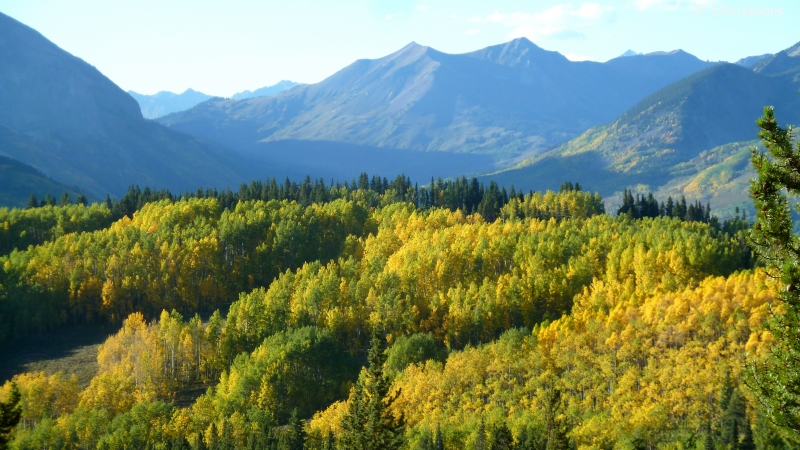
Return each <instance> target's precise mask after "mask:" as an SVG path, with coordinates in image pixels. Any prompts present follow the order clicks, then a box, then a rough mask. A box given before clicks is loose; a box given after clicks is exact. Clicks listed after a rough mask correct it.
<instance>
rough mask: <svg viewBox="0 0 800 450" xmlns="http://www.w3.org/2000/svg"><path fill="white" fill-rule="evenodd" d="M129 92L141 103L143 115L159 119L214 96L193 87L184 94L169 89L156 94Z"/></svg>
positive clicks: (146, 117) (147, 117)
mask: <svg viewBox="0 0 800 450" xmlns="http://www.w3.org/2000/svg"><path fill="white" fill-rule="evenodd" d="M128 94H130V96H131V97H133V98H134V99H135V100H136V102H137V103H139V107H140V108H141V109H142V115H143V116H144V118H145V119H157V118H159V117H161V116H166V115H167V114H172V113H174V112H178V111H185V110H187V109H189V108H191V107H193V106H195V105H197V104H198V103H202V102H204V101H206V100H208V99H210V98H212V96H210V95H206V94H203V93H202V92H197V91H195V90H193V89H187V90H186V91H184V92H183V93H182V94H175V93H173V92H168V91H161V92H159V93H157V94H154V95H144V94H139V93H136V92H133V91H128Z"/></svg>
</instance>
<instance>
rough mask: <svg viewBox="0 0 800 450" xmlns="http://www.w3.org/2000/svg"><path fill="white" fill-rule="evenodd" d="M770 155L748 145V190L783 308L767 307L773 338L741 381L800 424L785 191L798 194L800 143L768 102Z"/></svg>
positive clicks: (798, 268) (796, 303) (792, 251)
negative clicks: (763, 356) (779, 285)
mask: <svg viewBox="0 0 800 450" xmlns="http://www.w3.org/2000/svg"><path fill="white" fill-rule="evenodd" d="M756 123H757V125H758V127H759V128H760V129H761V131H760V132H759V133H758V135H759V137H760V138H761V140H762V142H763V144H764V146H765V147H766V148H767V152H768V154H769V155H767V154H765V153H764V152H759V151H758V150H757V149H755V148H754V149H753V150H752V156H751V161H752V163H753V166H754V168H755V170H756V173H757V176H758V177H757V178H756V179H754V180H752V182H751V186H750V195H751V197H752V198H753V200H754V203H755V208H756V223H755V225H754V226H753V228H752V230H751V234H750V241H751V243H752V245H753V246H754V247H755V249H756V251H757V252H758V254H759V255H760V256H761V259H762V260H763V261H764V262H766V264H767V266H768V267H769V268H770V269H771V271H772V273H773V274H774V275H775V276H776V277H778V278H780V280H781V283H782V285H783V289H781V292H780V298H781V300H782V303H783V305H782V306H783V308H784V310H783V313H782V314H779V313H778V310H777V309H775V308H771V312H772V314H771V318H770V319H769V320H768V322H767V329H768V330H769V331H770V332H771V333H772V335H773V338H774V339H775V342H774V343H773V344H771V345H770V346H769V349H770V355H769V357H768V358H767V359H766V360H760V361H758V362H756V361H754V360H750V361H748V363H747V371H746V378H745V383H746V385H747V387H748V388H749V389H750V390H751V391H752V392H753V393H754V394H755V395H756V397H758V399H759V400H760V402H761V404H762V406H763V407H764V409H765V412H766V414H767V415H768V417H769V418H770V419H771V420H772V421H774V422H775V423H777V424H778V425H781V426H784V427H788V428H791V429H794V430H800V334H798V333H797V329H798V327H800V238H798V236H797V235H796V234H795V233H794V232H793V228H794V223H793V221H792V216H791V213H792V211H791V210H792V208H791V207H790V205H789V203H788V199H787V194H788V195H792V196H797V195H800V144H795V142H794V132H793V129H792V127H788V128H781V127H780V126H779V125H778V122H777V120H776V119H775V112H774V110H773V108H772V107H766V108H764V115H763V116H762V117H761V118H760V119H758V121H757V122H756Z"/></svg>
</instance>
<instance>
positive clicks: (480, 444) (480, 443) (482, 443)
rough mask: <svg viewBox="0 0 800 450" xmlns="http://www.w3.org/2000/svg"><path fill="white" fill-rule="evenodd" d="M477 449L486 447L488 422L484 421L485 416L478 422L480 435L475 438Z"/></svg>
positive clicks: (480, 449) (481, 449)
mask: <svg viewBox="0 0 800 450" xmlns="http://www.w3.org/2000/svg"><path fill="white" fill-rule="evenodd" d="M475 450H487V449H486V424H485V423H484V422H483V417H481V421H480V423H479V424H478V437H477V438H476V439H475Z"/></svg>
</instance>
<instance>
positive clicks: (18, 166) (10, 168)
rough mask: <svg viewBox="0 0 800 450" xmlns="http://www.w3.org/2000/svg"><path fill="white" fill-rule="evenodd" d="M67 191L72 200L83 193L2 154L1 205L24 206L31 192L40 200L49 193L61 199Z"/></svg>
mask: <svg viewBox="0 0 800 450" xmlns="http://www.w3.org/2000/svg"><path fill="white" fill-rule="evenodd" d="M0 133H2V128H0ZM65 192H66V193H67V194H69V196H70V198H71V199H72V201H75V199H76V198H77V197H78V196H79V195H80V194H81V192H80V190H79V189H78V188H75V187H69V186H65V185H63V184H61V183H58V182H56V181H53V180H51V179H50V178H47V177H46V176H45V175H44V174H42V173H41V172H39V171H38V170H36V169H35V168H33V167H31V166H29V165H27V164H23V163H21V162H19V161H16V160H13V159H11V158H7V157H5V156H0V207H4V206H7V207H19V208H24V207H25V206H26V205H27V204H28V199H29V198H30V195H31V194H34V195H35V196H36V198H37V199H39V200H42V199H44V198H45V196H47V195H50V196H51V197H53V198H56V199H60V198H61V195H62V194H63V193H65Z"/></svg>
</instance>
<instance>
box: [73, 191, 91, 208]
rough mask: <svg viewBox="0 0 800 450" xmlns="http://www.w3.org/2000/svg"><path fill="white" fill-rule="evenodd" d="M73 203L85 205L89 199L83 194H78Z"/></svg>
mask: <svg viewBox="0 0 800 450" xmlns="http://www.w3.org/2000/svg"><path fill="white" fill-rule="evenodd" d="M75 204H76V205H83V206H86V205H88V204H89V199H87V198H86V196H85V195H83V194H80V195H78V198H76V199H75Z"/></svg>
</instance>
